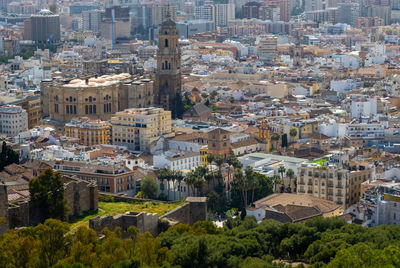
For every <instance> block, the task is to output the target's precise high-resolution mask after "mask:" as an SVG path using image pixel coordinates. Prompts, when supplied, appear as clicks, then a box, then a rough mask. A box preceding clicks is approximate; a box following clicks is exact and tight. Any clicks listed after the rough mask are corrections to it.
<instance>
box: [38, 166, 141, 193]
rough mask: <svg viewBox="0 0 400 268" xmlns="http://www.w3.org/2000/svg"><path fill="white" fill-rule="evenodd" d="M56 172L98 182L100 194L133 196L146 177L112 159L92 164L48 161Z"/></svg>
mask: <svg viewBox="0 0 400 268" xmlns="http://www.w3.org/2000/svg"><path fill="white" fill-rule="evenodd" d="M46 163H47V164H49V165H51V166H52V167H53V169H54V170H57V171H60V172H61V174H64V175H76V176H77V177H78V178H79V179H81V180H85V181H96V182H97V186H98V188H99V191H100V192H106V193H124V194H127V195H129V196H133V195H135V194H136V193H137V192H138V189H139V188H140V182H139V181H140V179H141V178H143V177H144V175H143V174H142V173H141V172H139V171H138V170H130V169H129V168H127V167H126V166H125V165H124V163H123V162H116V161H114V162H113V160H110V159H104V160H103V161H101V160H100V161H94V162H92V163H90V164H88V163H83V162H73V161H46Z"/></svg>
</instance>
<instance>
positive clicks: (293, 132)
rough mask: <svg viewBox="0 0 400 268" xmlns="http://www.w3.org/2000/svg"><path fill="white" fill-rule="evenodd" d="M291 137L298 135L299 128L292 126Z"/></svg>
mask: <svg viewBox="0 0 400 268" xmlns="http://www.w3.org/2000/svg"><path fill="white" fill-rule="evenodd" d="M289 135H290V137H292V138H294V137H296V136H297V128H295V127H292V128H291V129H290V132H289Z"/></svg>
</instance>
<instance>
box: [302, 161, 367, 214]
mask: <svg viewBox="0 0 400 268" xmlns="http://www.w3.org/2000/svg"><path fill="white" fill-rule="evenodd" d="M369 179H371V170H358V171H349V170H347V169H340V168H337V167H335V166H319V165H314V164H312V165H306V166H302V167H299V168H298V176H297V193H298V194H309V195H312V196H314V197H318V198H323V199H326V200H330V201H334V202H336V203H337V204H340V205H343V207H344V208H347V207H349V206H350V205H352V204H355V203H356V202H358V201H359V199H360V192H361V183H362V182H364V181H366V180H369Z"/></svg>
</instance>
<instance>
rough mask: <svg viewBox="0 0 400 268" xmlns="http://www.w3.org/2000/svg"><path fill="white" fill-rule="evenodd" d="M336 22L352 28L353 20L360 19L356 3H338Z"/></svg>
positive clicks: (358, 5)
mask: <svg viewBox="0 0 400 268" xmlns="http://www.w3.org/2000/svg"><path fill="white" fill-rule="evenodd" d="M336 12H337V14H336V15H335V17H336V21H337V22H339V23H346V24H349V25H351V26H354V22H355V20H356V19H357V18H358V17H360V4H358V3H339V4H338V9H337V11H336Z"/></svg>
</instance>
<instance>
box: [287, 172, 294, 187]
mask: <svg viewBox="0 0 400 268" xmlns="http://www.w3.org/2000/svg"><path fill="white" fill-rule="evenodd" d="M286 177H289V186H290V187H292V186H291V185H292V179H293V177H294V171H293V169H291V168H289V169H288V170H287V171H286ZM290 192H291V191H290Z"/></svg>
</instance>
